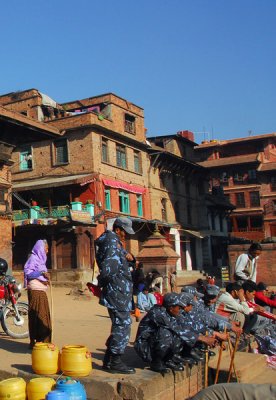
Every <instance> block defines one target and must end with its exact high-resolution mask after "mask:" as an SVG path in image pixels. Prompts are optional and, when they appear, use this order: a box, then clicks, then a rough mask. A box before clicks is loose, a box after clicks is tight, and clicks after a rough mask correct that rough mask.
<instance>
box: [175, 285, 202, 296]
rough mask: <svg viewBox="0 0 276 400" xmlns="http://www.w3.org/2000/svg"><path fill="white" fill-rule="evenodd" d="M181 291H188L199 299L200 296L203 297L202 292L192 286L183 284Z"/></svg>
mask: <svg viewBox="0 0 276 400" xmlns="http://www.w3.org/2000/svg"><path fill="white" fill-rule="evenodd" d="M181 292H182V293H190V294H192V295H193V296H196V297H198V298H200V299H201V298H202V297H204V294H203V293H200V292H198V291H197V290H196V288H195V287H194V286H184V287H183V288H182V289H181Z"/></svg>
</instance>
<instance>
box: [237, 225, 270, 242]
mask: <svg viewBox="0 0 276 400" xmlns="http://www.w3.org/2000/svg"><path fill="white" fill-rule="evenodd" d="M241 229H242V228H240V229H239V230H238V231H232V232H230V236H234V237H240V238H243V239H249V240H254V241H260V240H263V239H264V238H265V233H264V230H263V229H262V228H251V230H250V231H249V230H247V229H244V231H242V230H241ZM253 229H254V230H253Z"/></svg>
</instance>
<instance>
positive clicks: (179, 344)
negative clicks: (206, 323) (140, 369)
mask: <svg viewBox="0 0 276 400" xmlns="http://www.w3.org/2000/svg"><path fill="white" fill-rule="evenodd" d="M186 306H187V302H186V301H183V300H182V298H181V297H180V295H179V294H177V293H174V292H172V293H167V294H166V295H165V296H164V301H163V306H159V305H155V306H154V307H153V308H152V309H151V310H150V311H149V312H148V313H147V315H146V316H145V317H144V318H143V319H142V321H141V322H140V325H139V328H138V332H137V336H136V340H135V344H134V348H135V350H136V352H137V353H138V355H139V356H140V357H141V358H142V359H143V360H144V361H146V362H149V363H150V368H151V369H152V370H153V371H156V372H161V373H163V372H167V371H168V370H169V369H172V370H174V371H183V369H184V367H183V364H182V361H183V359H182V358H181V353H182V350H183V346H185V345H188V346H189V345H190V346H192V345H193V344H194V343H195V342H196V341H197V340H198V338H199V335H198V334H196V333H194V332H191V329H190V326H186V325H181V324H179V321H178V317H179V314H180V311H181V309H182V308H183V307H186ZM210 341H212V340H211V339H210Z"/></svg>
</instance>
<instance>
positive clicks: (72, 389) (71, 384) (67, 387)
mask: <svg viewBox="0 0 276 400" xmlns="http://www.w3.org/2000/svg"><path fill="white" fill-rule="evenodd" d="M56 389H57V390H61V391H62V392H65V393H68V395H69V399H70V400H86V399H87V397H86V391H85V389H84V386H83V385H82V384H81V383H80V382H79V381H76V380H74V379H71V378H66V379H65V380H60V381H58V382H57V384H56Z"/></svg>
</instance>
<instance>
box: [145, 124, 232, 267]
mask: <svg viewBox="0 0 276 400" xmlns="http://www.w3.org/2000/svg"><path fill="white" fill-rule="evenodd" d="M148 141H149V142H150V143H151V144H152V148H151V150H150V151H149V154H150V157H151V168H150V174H149V183H150V196H151V203H152V217H153V218H156V219H161V220H163V221H165V222H167V223H170V224H171V228H170V229H168V228H167V229H166V228H165V227H164V229H163V230H164V231H165V233H166V237H167V238H168V239H169V241H170V242H171V243H172V244H173V245H174V247H175V250H176V252H177V253H178V254H180V255H181V259H180V260H179V261H178V264H177V269H178V270H184V271H186V270H188V271H189V270H193V269H194V270H203V269H204V270H205V271H208V272H209V273H211V272H213V271H214V270H215V269H216V268H214V267H220V266H221V265H224V264H225V262H226V258H227V236H228V231H227V218H228V214H229V211H230V210H232V209H233V206H232V205H231V204H230V203H229V202H228V201H227V199H226V198H225V197H224V196H223V193H220V192H213V193H212V194H209V193H208V179H209V173H208V170H207V169H206V168H204V167H202V166H201V165H199V164H197V163H195V162H194V160H195V152H194V146H195V145H196V143H195V142H194V135H193V133H192V132H189V131H180V132H178V133H177V134H176V135H163V136H157V137H152V138H148Z"/></svg>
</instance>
